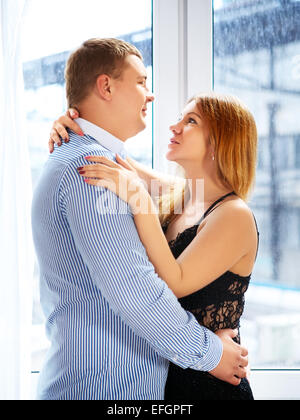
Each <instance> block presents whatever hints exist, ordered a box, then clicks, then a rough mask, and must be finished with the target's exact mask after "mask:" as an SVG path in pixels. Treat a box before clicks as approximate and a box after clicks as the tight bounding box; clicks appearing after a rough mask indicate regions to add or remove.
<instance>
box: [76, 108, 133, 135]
mask: <svg viewBox="0 0 300 420" xmlns="http://www.w3.org/2000/svg"><path fill="white" fill-rule="evenodd" d="M79 113H80V117H81V118H83V119H84V120H86V121H89V122H90V123H92V124H94V125H96V126H97V127H100V128H102V129H103V130H105V131H107V132H108V133H110V134H111V135H113V136H114V137H116V138H117V139H119V140H120V141H123V142H125V141H126V140H128V137H127V136H126V135H125V134H124V133H122V127H120V126H119V124H118V118H117V117H114V114H113V112H111V111H110V110H109V108H108V107H99V105H98V104H94V103H93V102H92V101H91V102H87V103H85V104H84V105H83V106H81V107H80V109H79Z"/></svg>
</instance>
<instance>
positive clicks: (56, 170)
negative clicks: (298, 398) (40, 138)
mask: <svg viewBox="0 0 300 420" xmlns="http://www.w3.org/2000/svg"><path fill="white" fill-rule="evenodd" d="M79 123H80V124H81V127H82V128H83V130H84V132H85V136H84V137H80V136H78V135H76V134H74V133H72V132H70V143H69V144H64V145H63V146H62V147H60V148H56V149H55V152H54V153H53V154H52V155H51V156H50V157H49V159H48V161H47V162H46V165H45V168H44V170H43V173H42V175H41V178H40V180H39V182H38V185H37V187H36V189H35V193H34V199H33V204H32V221H33V223H32V224H33V237H34V242H35V247H36V253H37V257H38V263H39V269H40V293H41V304H42V306H43V310H44V313H45V316H46V332H47V336H48V338H49V340H50V342H51V345H50V349H49V351H48V353H47V356H46V360H45V362H44V366H43V369H42V371H41V373H40V378H39V386H38V398H39V399H43V400H58V399H63V400H102V399H103V400H112V399H119V400H126V399H127V400H151V399H156V400H161V399H163V398H164V386H165V382H166V377H167V373H168V365H169V361H172V362H174V363H176V364H178V365H179V366H181V367H183V368H192V369H196V370H203V371H209V370H212V369H214V368H215V367H216V366H217V365H218V363H219V361H220V358H221V355H222V350H223V348H222V343H221V341H220V340H219V338H218V337H217V336H216V335H215V334H213V333H212V332H210V331H209V330H207V329H205V328H203V327H201V326H200V325H199V324H198V323H197V321H196V319H195V318H194V317H193V316H192V314H191V313H189V312H186V311H185V310H183V308H182V307H181V306H180V304H179V303H178V300H177V298H176V297H175V295H174V294H173V292H172V291H171V290H170V289H169V288H168V287H167V285H166V283H165V282H164V281H162V280H161V279H160V278H159V277H158V276H157V274H156V273H155V270H154V267H153V265H152V264H151V263H150V261H149V259H148V257H147V254H146V250H145V248H144V247H143V245H142V243H141V241H140V239H139V236H138V233H137V230H136V228H135V224H134V218H133V215H132V213H131V211H130V207H129V206H128V204H127V203H125V202H124V201H122V200H120V199H119V198H118V197H117V196H116V195H115V194H113V193H112V192H110V191H108V190H106V189H104V188H100V187H99V188H96V187H93V186H90V185H87V184H86V183H84V182H83V178H82V177H80V176H79V175H78V172H77V168H78V167H79V166H84V165H86V164H87V161H86V160H85V159H84V157H85V156H90V155H95V156H106V157H108V158H110V159H113V160H115V153H116V152H117V153H119V154H121V155H123V157H125V152H124V150H123V142H121V141H120V140H118V139H116V138H114V137H113V136H111V135H110V134H109V133H107V132H105V131H103V130H102V129H100V128H99V127H96V126H94V125H92V124H90V123H88V122H87V121H84V120H79Z"/></svg>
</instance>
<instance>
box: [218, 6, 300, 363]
mask: <svg viewBox="0 0 300 420" xmlns="http://www.w3.org/2000/svg"><path fill="white" fill-rule="evenodd" d="M299 21H300V2H299V1H279V0H278V1H277V0H268V1H263V2H262V1H257V0H252V1H251V0H250V1H249V0H247V1H244V0H228V1H225V0H218V1H217V0H215V2H214V89H215V91H217V92H224V93H230V94H234V95H236V96H238V97H239V98H240V99H241V100H243V102H244V103H246V105H247V106H248V107H249V108H250V110H251V111H252V113H253V114H254V116H255V118H256V122H257V126H258V132H259V159H258V168H257V180H256V188H255V192H254V194H253V196H252V198H251V201H250V203H249V205H250V207H251V208H252V210H253V212H254V213H255V216H256V219H257V221H258V225H259V230H260V249H259V254H258V259H257V262H256V266H255V269H254V272H253V276H252V285H251V287H250V289H249V290H248V292H247V295H246V302H247V304H246V310H245V314H244V317H243V318H244V321H243V323H242V338H243V339H244V343H245V344H247V346H248V347H249V350H250V355H251V364H252V367H293V368H294V367H298V368H299V367H300V352H299V347H300V183H299V178H300V172H299V164H300V141H299V139H300V118H299V109H300V25H299Z"/></svg>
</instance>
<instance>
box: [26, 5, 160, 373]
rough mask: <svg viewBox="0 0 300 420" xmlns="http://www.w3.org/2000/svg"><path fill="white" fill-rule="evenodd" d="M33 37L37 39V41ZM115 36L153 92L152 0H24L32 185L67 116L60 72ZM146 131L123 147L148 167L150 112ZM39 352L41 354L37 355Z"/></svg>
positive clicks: (38, 331)
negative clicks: (136, 57)
mask: <svg viewBox="0 0 300 420" xmlns="http://www.w3.org/2000/svg"><path fill="white" fill-rule="evenodd" d="M37 34H38V36H37ZM95 37H96V38H99V37H100V38H101V37H106V38H107V37H115V38H121V39H124V40H125V41H129V42H131V43H132V44H134V45H136V47H137V48H139V50H140V51H141V52H142V54H143V57H144V62H145V66H146V67H147V71H148V82H147V83H148V87H149V89H152V1H151V0H131V1H130V7H128V2H125V1H123V0H110V1H109V2H103V1H95V0H85V2H82V1H81V0H52V1H51V2H44V1H41V0H28V1H27V9H26V12H25V16H24V18H23V33H22V42H23V45H22V55H23V63H24V65H23V69H24V81H25V99H26V107H27V109H26V113H27V122H28V134H29V139H28V142H29V147H30V157H31V167H32V180H33V186H34V185H35V183H36V181H37V179H38V177H39V174H40V172H41V169H42V168H43V165H44V163H45V161H46V160H47V158H48V144H47V143H48V139H49V133H50V129H51V126H52V123H53V121H54V120H55V119H56V118H57V117H58V116H60V115H62V114H64V113H65V111H66V100H65V83H64V69H65V64H66V60H67V59H68V57H69V54H70V52H71V51H72V50H74V49H76V48H77V47H78V46H79V45H80V44H81V43H82V42H83V41H85V40H87V39H89V38H95ZM148 110H149V112H148V117H147V118H148V124H147V127H148V128H147V129H146V130H145V131H144V132H142V133H140V134H139V135H138V136H136V137H135V138H134V139H130V140H128V142H126V149H127V150H128V153H129V155H130V156H131V157H133V158H134V159H137V160H139V161H140V162H142V163H145V164H148V165H150V166H151V165H152V112H151V111H152V109H151V107H148ZM37 270H38V269H37V266H36V270H35V279H34V281H35V299H34V308H33V324H34V328H33V331H34V343H33V346H34V361H33V369H34V370H38V369H39V367H40V362H41V360H40V356H42V355H43V350H44V348H45V346H46V341H45V339H44V338H43V337H44V327H43V322H44V320H43V315H42V311H41V308H40V305H39V291H38V281H39V280H38V271H37ZM40 350H41V352H40Z"/></svg>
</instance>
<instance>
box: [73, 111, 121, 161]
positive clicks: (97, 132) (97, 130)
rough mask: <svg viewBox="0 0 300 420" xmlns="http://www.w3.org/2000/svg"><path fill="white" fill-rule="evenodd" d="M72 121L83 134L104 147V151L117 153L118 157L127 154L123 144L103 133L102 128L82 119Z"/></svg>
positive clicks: (105, 132) (106, 132) (107, 133)
mask: <svg viewBox="0 0 300 420" xmlns="http://www.w3.org/2000/svg"><path fill="white" fill-rule="evenodd" d="M74 121H75V122H76V123H77V124H78V125H79V127H80V128H81V129H82V131H83V133H84V134H87V135H88V136H91V137H93V138H94V139H95V140H97V142H98V143H100V144H101V146H104V147H105V148H106V149H108V150H110V151H111V152H113V153H118V154H119V155H123V156H124V155H126V154H127V153H126V150H125V148H124V142H123V141H122V140H120V139H118V138H117V137H115V136H113V135H112V134H110V133H109V132H108V131H105V130H104V129H103V128H101V127H98V126H97V125H95V124H93V123H91V122H89V121H87V120H84V119H83V118H77V119H75V120H74Z"/></svg>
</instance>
